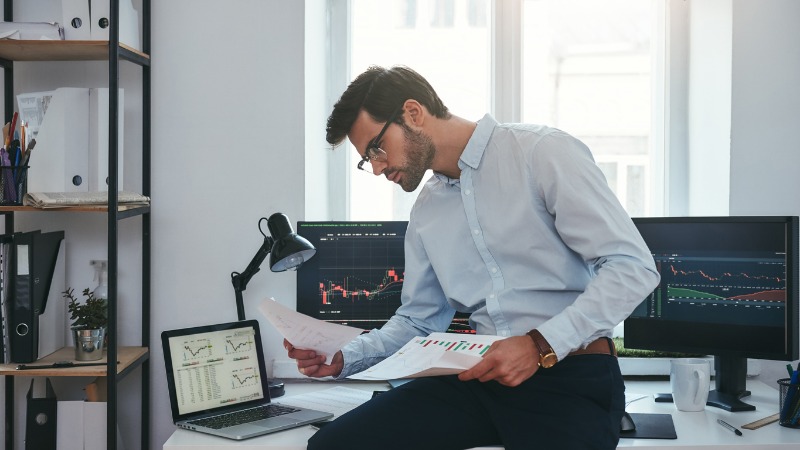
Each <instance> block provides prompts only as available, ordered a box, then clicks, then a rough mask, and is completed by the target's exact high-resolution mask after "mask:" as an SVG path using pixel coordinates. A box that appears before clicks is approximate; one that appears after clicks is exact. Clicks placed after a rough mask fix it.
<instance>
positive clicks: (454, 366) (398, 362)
mask: <svg viewBox="0 0 800 450" xmlns="http://www.w3.org/2000/svg"><path fill="white" fill-rule="evenodd" d="M500 339H503V338H502V337H500V336H486V335H461V334H454V333H431V334H430V335H428V336H427V337H421V336H417V337H415V338H414V339H411V340H410V341H409V342H408V343H407V344H406V345H404V346H403V348H401V349H400V350H398V351H397V352H395V353H394V354H393V355H392V356H390V357H388V358H386V359H384V360H383V361H381V362H380V363H378V364H376V365H374V366H372V367H370V368H369V369H367V370H364V371H363V372H359V373H357V374H353V375H350V376H349V377H347V378H351V379H354V380H393V379H398V378H418V377H431V376H439V375H452V374H456V373H459V372H462V371H464V370H466V369H469V368H470V367H472V366H474V365H475V364H478V362H480V360H481V358H482V357H483V355H484V353H486V351H487V350H489V346H491V345H492V342H494V341H497V340H500Z"/></svg>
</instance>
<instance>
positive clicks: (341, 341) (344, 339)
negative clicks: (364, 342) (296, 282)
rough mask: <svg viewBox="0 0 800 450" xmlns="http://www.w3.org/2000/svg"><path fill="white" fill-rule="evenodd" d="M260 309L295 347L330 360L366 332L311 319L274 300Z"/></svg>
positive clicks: (268, 300)
mask: <svg viewBox="0 0 800 450" xmlns="http://www.w3.org/2000/svg"><path fill="white" fill-rule="evenodd" d="M258 309H260V310H261V312H262V313H263V314H264V316H266V318H267V320H269V322H270V323H271V324H272V325H273V326H274V327H275V328H276V329H277V330H278V331H279V332H280V333H281V335H282V336H283V337H285V338H286V340H287V341H289V342H291V343H292V345H294V346H295V347H297V348H301V349H307V350H314V351H316V352H317V353H319V354H321V355H325V356H328V357H329V358H328V360H330V357H331V356H333V355H334V354H335V353H336V352H338V351H339V350H341V349H342V347H344V346H345V345H347V343H348V342H350V341H352V340H353V339H355V338H356V336H358V335H359V334H361V333H362V332H363V331H364V330H362V329H360V328H353V327H348V326H345V325H338V324H335V323H328V322H325V321H322V320H318V319H314V318H313V317H308V316H307V315H305V314H300V313H299V312H297V311H295V310H293V309H289V308H287V307H285V306H283V305H281V304H280V303H278V302H277V301H275V299H274V298H270V299H264V300H263V301H262V302H261V305H259V307H258Z"/></svg>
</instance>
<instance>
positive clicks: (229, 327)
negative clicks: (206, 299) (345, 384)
mask: <svg viewBox="0 0 800 450" xmlns="http://www.w3.org/2000/svg"><path fill="white" fill-rule="evenodd" d="M161 345H162V347H163V349H164V361H165V366H166V370H167V386H168V387H169V402H170V406H171V407H172V420H173V422H174V423H175V425H176V426H178V427H179V428H183V429H186V430H192V431H199V432H202V433H208V434H213V435H216V436H222V437H225V438H229V439H237V440H241V439H247V438H251V437H254V436H259V435H263V434H267V433H273V432H275V431H280V430H286V429H289V428H295V427H300V426H303V425H306V424H310V423H314V422H319V421H323V420H328V419H331V418H332V417H333V414H331V413H327V412H322V411H316V410H312V409H308V408H301V407H295V406H291V405H284V404H279V403H273V402H271V400H270V397H269V388H268V383H267V372H266V369H265V367H266V366H265V365H264V349H263V347H262V345H261V330H260V329H259V326H258V321H256V320H243V321H239V322H231V323H222V324H216V325H206V326H200V327H193V328H184V329H180V330H168V331H164V332H162V333H161Z"/></svg>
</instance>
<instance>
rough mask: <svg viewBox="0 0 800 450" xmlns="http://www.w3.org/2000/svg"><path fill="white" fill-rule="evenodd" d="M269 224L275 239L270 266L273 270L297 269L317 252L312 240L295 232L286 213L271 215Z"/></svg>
mask: <svg viewBox="0 0 800 450" xmlns="http://www.w3.org/2000/svg"><path fill="white" fill-rule="evenodd" d="M267 226H268V227H269V232H270V234H271V235H272V238H273V239H274V240H275V243H273V244H272V251H271V252H270V254H269V268H270V270H272V271H273V272H283V271H284V270H289V269H296V268H297V267H299V266H300V265H301V264H303V262H305V261H308V260H309V259H310V258H311V257H312V256H314V254H316V253H317V249H316V248H314V246H313V245H312V244H311V242H309V241H308V240H307V239H306V238H304V237H302V236H298V235H297V234H295V233H294V230H293V229H292V225H291V224H290V223H289V218H288V217H286V216H285V215H284V214H281V213H275V214H273V215H272V216H270V218H269V220H268V221H267Z"/></svg>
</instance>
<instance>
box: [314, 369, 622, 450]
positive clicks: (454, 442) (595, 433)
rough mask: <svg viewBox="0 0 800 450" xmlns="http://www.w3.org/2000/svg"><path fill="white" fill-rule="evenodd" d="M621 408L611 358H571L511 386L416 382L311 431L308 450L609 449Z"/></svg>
mask: <svg viewBox="0 0 800 450" xmlns="http://www.w3.org/2000/svg"><path fill="white" fill-rule="evenodd" d="M624 409H625V386H624V383H623V380H622V375H621V374H620V370H619V363H618V362H617V359H616V358H615V357H613V356H609V355H577V356H570V357H567V358H565V359H564V360H563V361H560V362H559V363H558V364H556V365H555V366H553V367H552V368H549V369H539V371H537V372H536V374H534V375H533V376H532V377H531V378H529V379H528V380H526V381H525V382H524V383H522V384H521V385H519V386H517V387H513V388H512V387H506V386H503V385H501V384H499V383H497V382H494V381H490V382H487V383H481V382H480V381H477V380H473V381H469V382H462V381H459V380H458V378H457V377H456V376H442V377H430V378H420V379H416V380H413V381H410V382H408V383H406V384H404V385H402V386H400V387H397V388H394V389H392V390H390V391H388V392H386V393H384V394H381V395H378V396H376V397H374V398H372V399H371V400H370V401H368V402H366V403H364V404H363V405H361V406H359V407H358V408H356V409H354V410H352V411H350V412H348V413H347V414H344V415H342V416H341V417H339V418H337V419H336V420H334V421H333V422H332V423H330V424H328V425H326V426H325V427H323V428H321V429H320V430H319V431H317V433H316V434H314V436H312V437H311V439H309V441H308V449H309V450H337V449H341V450H359V449H364V450H375V449H397V450H425V449H431V450H447V449H454V450H455V449H467V448H471V447H480V446H488V445H500V446H504V447H505V448H506V450H516V449H525V450H528V449H542V450H555V449H569V450H574V449H606V450H609V449H615V448H616V447H617V443H618V441H619V431H620V421H621V419H622V414H623V411H624Z"/></svg>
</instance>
